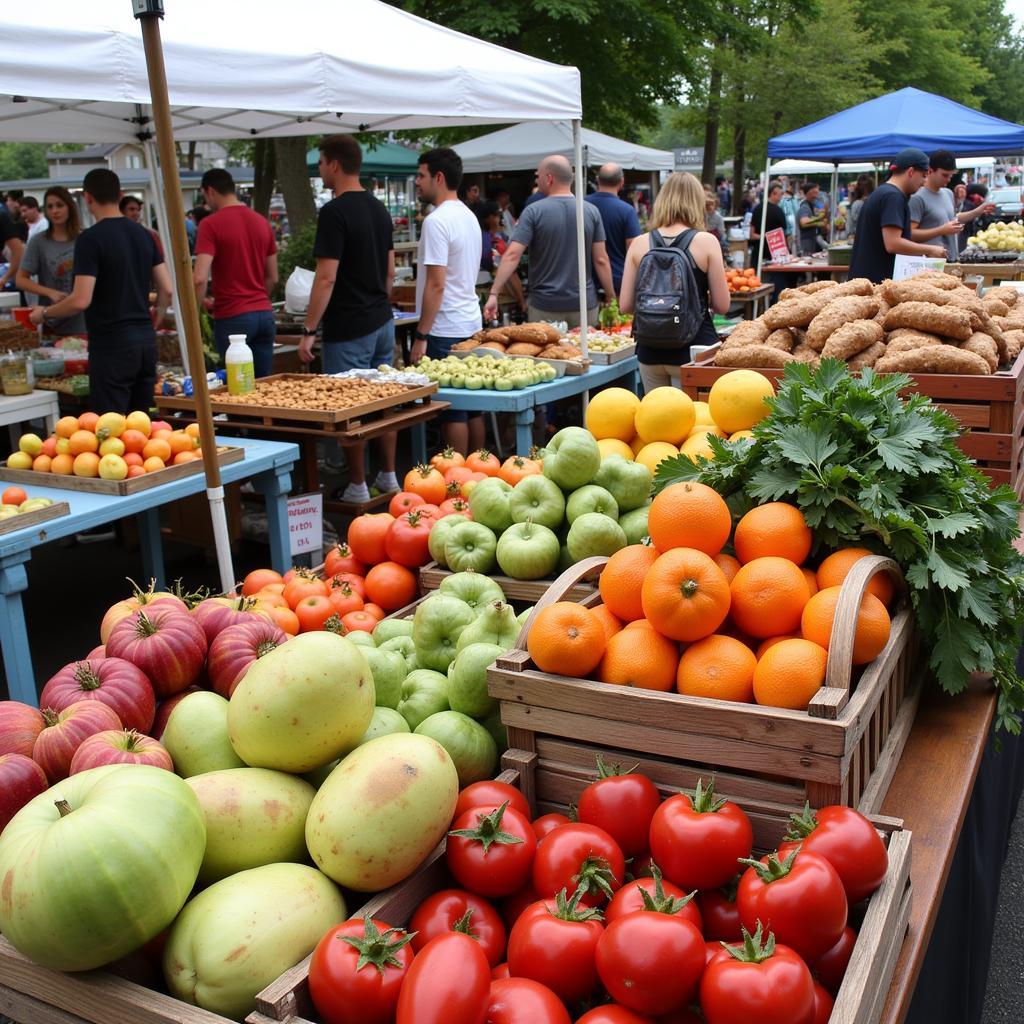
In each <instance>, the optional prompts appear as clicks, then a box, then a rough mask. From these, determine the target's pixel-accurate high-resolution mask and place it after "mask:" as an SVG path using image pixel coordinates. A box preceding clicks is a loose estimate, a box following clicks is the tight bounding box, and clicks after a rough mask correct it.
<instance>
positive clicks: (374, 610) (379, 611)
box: [363, 601, 387, 622]
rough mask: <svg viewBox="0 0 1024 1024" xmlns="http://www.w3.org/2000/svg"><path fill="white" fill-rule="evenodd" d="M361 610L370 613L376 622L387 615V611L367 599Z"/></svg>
mask: <svg viewBox="0 0 1024 1024" xmlns="http://www.w3.org/2000/svg"><path fill="white" fill-rule="evenodd" d="M363 611H364V612H366V614H367V615H372V616H373V617H374V618H375V619H376V620H377V621H378V622H380V621H381V619H383V618H384V617H385V616H386V615H387V612H386V611H384V609H383V608H381V606H380V605H379V604H374V603H373V602H372V601H367V602H366V604H364V605H363Z"/></svg>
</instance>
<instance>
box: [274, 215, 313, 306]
mask: <svg viewBox="0 0 1024 1024" xmlns="http://www.w3.org/2000/svg"><path fill="white" fill-rule="evenodd" d="M315 241H316V221H315V220H314V221H311V222H310V223H309V224H303V226H302V227H301V228H299V230H298V231H296V232H295V233H294V234H293V235H291V236H290V237H289V239H288V241H287V242H285V243H284V244H283V245H282V246H281V248H280V249H279V250H278V253H277V276H278V280H279V284H278V291H279V292H280V295H281V296H283V295H284V286H285V284H287V282H288V278H289V277H290V276H291V272H292V271H293V270H294V269H295V268H296V267H302V268H304V269H305V270H316V257H315V256H314V255H313V243H314V242H315Z"/></svg>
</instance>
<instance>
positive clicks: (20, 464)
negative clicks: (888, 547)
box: [7, 451, 32, 469]
mask: <svg viewBox="0 0 1024 1024" xmlns="http://www.w3.org/2000/svg"><path fill="white" fill-rule="evenodd" d="M7 468H8V469H31V468H32V456H31V455H29V453H28V452H22V451H17V452H12V453H11V454H10V455H8V456H7Z"/></svg>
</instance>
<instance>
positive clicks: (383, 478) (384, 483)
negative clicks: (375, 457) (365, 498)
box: [373, 472, 399, 494]
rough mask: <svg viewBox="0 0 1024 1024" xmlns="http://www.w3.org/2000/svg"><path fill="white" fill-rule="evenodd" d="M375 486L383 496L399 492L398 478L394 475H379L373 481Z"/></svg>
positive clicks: (382, 473)
mask: <svg viewBox="0 0 1024 1024" xmlns="http://www.w3.org/2000/svg"><path fill="white" fill-rule="evenodd" d="M373 486H374V487H376V488H377V490H378V491H380V493H381V494H390V493H391V492H392V491H397V490H398V489H399V487H398V477H397V476H395V474H394V473H384V472H381V473H378V474H377V479H376V480H374V481H373Z"/></svg>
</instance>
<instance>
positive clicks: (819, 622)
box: [800, 587, 891, 665]
mask: <svg viewBox="0 0 1024 1024" xmlns="http://www.w3.org/2000/svg"><path fill="white" fill-rule="evenodd" d="M841 590H842V587H826V588H825V589H824V590H819V591H818V593H817V594H815V595H814V597H812V598H811V599H810V601H808V602H807V605H806V607H805V608H804V612H803V616H802V617H801V620H800V631H801V632H802V633H803V635H804V639H806V640H813V641H814V642H815V643H816V644H820V645H821V646H822V647H824V648H825V649H826V650H827V649H828V647H829V643H830V641H831V639H832V623H833V621H834V620H835V617H836V605H837V604H838V603H839V594H840V591H841ZM890 626H891V623H890V622H889V613H888V612H887V611H886V610H885V605H884V604H882V602H881V601H879V600H878V598H877V597H875V595H874V594H865V595H864V597H863V598H862V599H861V602H860V611H858V612H857V626H856V634H855V635H854V640H853V664H854V665H866V664H867V663H868V662H869V661H874V660H875V658H877V657H878V656H879V654H881V653H882V651H883V650H884V649H885V645H886V644H887V643H888V642H889V629H890Z"/></svg>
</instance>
